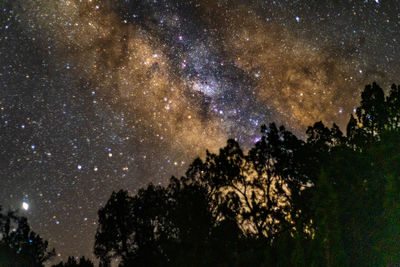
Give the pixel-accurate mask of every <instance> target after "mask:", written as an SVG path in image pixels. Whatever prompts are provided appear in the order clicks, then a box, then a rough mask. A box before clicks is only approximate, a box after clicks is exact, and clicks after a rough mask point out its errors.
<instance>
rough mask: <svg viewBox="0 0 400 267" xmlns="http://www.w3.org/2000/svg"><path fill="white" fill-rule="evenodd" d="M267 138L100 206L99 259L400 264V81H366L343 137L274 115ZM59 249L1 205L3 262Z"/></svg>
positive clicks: (29, 262)
mask: <svg viewBox="0 0 400 267" xmlns="http://www.w3.org/2000/svg"><path fill="white" fill-rule="evenodd" d="M260 134H261V135H262V137H261V139H260V141H258V142H256V143H255V144H254V145H253V146H252V147H250V148H249V149H248V150H246V151H243V150H242V148H241V147H240V145H239V143H238V142H236V141H235V140H232V139H230V140H228V141H227V144H226V146H225V147H223V148H221V149H220V150H219V152H218V153H211V152H209V151H207V152H206V155H205V157H204V158H197V159H195V160H194V161H193V163H192V164H191V165H190V166H189V168H188V170H187V172H186V173H185V175H184V176H183V177H180V178H176V177H172V178H171V179H170V181H169V183H168V184H167V185H165V186H156V185H153V184H149V185H148V186H147V187H144V188H141V189H140V190H139V191H138V192H137V194H134V195H132V194H129V193H128V192H127V191H125V190H120V191H118V192H113V193H112V195H111V197H110V199H109V200H108V202H107V203H106V204H105V206H104V207H102V208H101V209H100V210H99V212H98V216H99V223H98V229H97V232H96V236H95V246H94V253H95V255H96V257H97V258H98V259H99V261H100V266H111V265H112V263H115V262H118V264H119V266H400V87H399V86H397V85H392V87H391V89H390V91H389V94H388V96H386V97H385V94H384V92H383V90H382V88H381V87H379V86H378V85H377V84H376V83H373V84H372V85H367V86H366V87H365V90H364V91H363V93H362V94H361V103H360V106H359V107H358V108H357V109H356V111H355V112H354V113H353V114H351V115H350V119H349V122H348V124H347V127H346V134H345V135H344V134H343V133H342V132H341V130H340V129H339V127H338V126H337V125H336V124H333V125H332V127H331V128H329V127H327V126H325V125H324V124H323V122H321V121H320V122H316V123H315V124H314V125H312V126H310V127H308V129H307V131H306V138H304V139H299V138H297V137H296V136H295V135H294V134H292V133H291V132H290V131H288V130H287V129H285V128H284V127H283V126H279V127H278V126H277V125H275V124H274V123H271V124H270V125H268V126H265V125H264V126H262V127H261V133H260ZM53 255H54V250H53V251H50V252H49V251H47V241H43V240H42V239H41V238H40V237H39V236H38V235H37V234H35V233H34V232H32V231H31V230H30V227H29V225H28V223H27V220H26V218H23V217H19V216H17V215H16V214H15V213H14V212H8V213H7V214H4V213H2V212H1V210H0V265H1V266H10V262H11V263H13V264H14V265H13V266H43V263H44V262H45V261H46V260H48V259H49V258H50V257H52V256H53ZM54 266H93V263H92V262H91V261H90V260H88V259H85V258H84V257H82V258H81V259H80V260H79V261H78V260H77V259H75V258H73V257H69V258H68V260H67V262H66V263H63V262H61V263H59V264H58V265H54Z"/></svg>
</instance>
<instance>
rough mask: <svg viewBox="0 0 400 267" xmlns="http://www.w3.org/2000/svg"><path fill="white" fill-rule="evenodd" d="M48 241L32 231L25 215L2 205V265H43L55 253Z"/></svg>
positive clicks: (0, 253)
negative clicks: (49, 249) (4, 210)
mask: <svg viewBox="0 0 400 267" xmlns="http://www.w3.org/2000/svg"><path fill="white" fill-rule="evenodd" d="M47 246H48V242H47V241H45V240H43V239H42V238H41V237H40V236H39V235H37V234H36V233H35V232H33V231H31V228H30V226H29V224H28V221H27V219H26V218H25V217H21V216H18V214H17V213H16V212H14V211H8V212H7V213H4V212H2V209H1V207H0V266H43V263H44V262H46V261H47V260H49V259H50V258H51V257H53V256H54V255H55V251H54V249H53V250H51V251H48V250H47Z"/></svg>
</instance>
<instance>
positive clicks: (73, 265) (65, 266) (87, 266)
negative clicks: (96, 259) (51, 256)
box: [53, 256, 94, 267]
mask: <svg viewBox="0 0 400 267" xmlns="http://www.w3.org/2000/svg"><path fill="white" fill-rule="evenodd" d="M53 267H94V265H93V262H92V261H90V260H89V259H86V258H85V257H83V256H82V257H81V258H80V259H79V261H78V260H76V259H75V258H74V257H68V260H67V262H66V263H64V262H60V263H58V264H56V265H53Z"/></svg>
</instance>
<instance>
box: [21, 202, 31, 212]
mask: <svg viewBox="0 0 400 267" xmlns="http://www.w3.org/2000/svg"><path fill="white" fill-rule="evenodd" d="M22 208H23V209H24V210H28V209H29V204H28V203H26V202H25V201H24V202H22Z"/></svg>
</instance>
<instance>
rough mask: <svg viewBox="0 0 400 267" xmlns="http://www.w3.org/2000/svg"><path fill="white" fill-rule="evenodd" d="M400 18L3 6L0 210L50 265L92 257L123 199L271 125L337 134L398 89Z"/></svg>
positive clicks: (384, 13)
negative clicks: (16, 211) (104, 224)
mask: <svg viewBox="0 0 400 267" xmlns="http://www.w3.org/2000/svg"><path fill="white" fill-rule="evenodd" d="M395 2H396V1H383V0H382V1H377V0H376V1H368V0H366V1H354V2H353V1H347V2H346V3H342V4H336V2H335V1H243V0H237V1H211V0H210V1H207V0H197V1H177V0H175V1H172V0H171V1H162V0H152V1H145V0H143V1H138V0H137V1H123V0H120V1H117V0H115V1H95V0H92V1H90V0H81V1H72V0H19V1H18V0H5V1H0V5H1V10H0V12H1V13H0V89H1V90H0V116H1V118H0V142H1V143H0V160H1V162H0V175H1V179H2V180H1V181H2V186H1V189H0V196H1V199H2V201H1V203H0V204H1V205H3V206H4V207H5V208H21V205H22V204H23V203H25V204H24V205H25V206H24V208H26V207H29V208H27V209H25V210H23V211H21V213H22V214H24V215H26V216H27V217H28V219H29V221H30V223H31V225H32V227H33V229H34V230H35V231H37V232H39V233H40V234H41V235H42V236H43V237H44V238H46V239H48V240H49V241H50V245H51V246H53V247H55V248H56V249H57V252H58V257H57V259H56V260H55V261H58V260H60V259H65V257H66V256H68V255H86V256H89V257H92V254H91V251H92V247H93V237H94V233H95V230H96V227H97V225H96V223H97V210H98V209H99V207H101V206H102V205H104V203H105V202H106V201H107V198H108V197H109V195H110V194H111V192H112V191H113V190H119V189H121V188H123V189H127V190H129V191H130V192H131V193H132V194H134V193H135V192H136V190H137V189H138V188H140V187H141V186H144V185H145V184H147V183H148V182H153V183H156V184H163V183H165V182H166V181H167V180H168V178H169V177H170V176H171V175H173V174H174V175H181V174H182V173H183V171H184V170H185V168H187V166H188V164H190V162H191V161H192V160H193V159H194V158H195V157H196V156H202V155H204V152H205V150H206V149H209V150H211V151H216V150H217V149H218V148H219V147H221V146H223V145H224V143H225V141H226V139H227V138H235V139H237V140H238V141H239V142H240V143H241V144H242V145H243V146H244V147H245V148H246V147H249V146H250V145H251V144H252V143H253V142H254V140H256V139H257V138H258V137H259V129H260V126H261V125H262V124H266V123H270V122H273V121H275V122H278V123H279V124H284V125H286V126H287V128H289V129H290V130H292V131H293V132H295V133H296V134H298V135H299V136H304V130H305V129H306V127H307V126H308V125H310V124H312V123H313V122H316V121H319V120H322V121H324V122H325V123H327V124H328V125H330V124H332V123H333V122H336V123H337V124H338V125H340V126H341V127H343V126H344V125H345V123H346V121H347V120H348V118H349V114H350V113H352V112H353V109H354V108H355V107H356V106H357V104H358V102H359V94H360V92H361V90H362V89H363V87H364V85H365V84H367V83H371V82H372V81H377V82H378V83H380V84H381V85H382V86H388V85H389V84H390V83H393V82H395V83H397V82H398V81H399V78H398V74H399V73H400V72H399V66H400V65H399V63H400V62H399V61H400V60H399V57H398V53H399V52H400V51H399V46H398V44H397V42H398V40H397V38H398V36H397V33H398V32H399V30H400V13H399V12H400V9H399V7H398V4H395ZM26 205H28V206H26Z"/></svg>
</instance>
